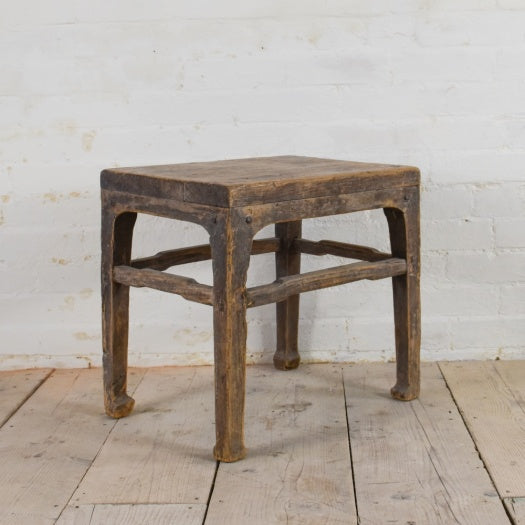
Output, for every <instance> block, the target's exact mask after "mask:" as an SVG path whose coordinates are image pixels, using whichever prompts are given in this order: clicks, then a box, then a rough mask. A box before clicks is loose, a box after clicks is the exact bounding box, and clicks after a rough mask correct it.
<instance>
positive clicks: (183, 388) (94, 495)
mask: <svg viewBox="0 0 525 525" xmlns="http://www.w3.org/2000/svg"><path fill="white" fill-rule="evenodd" d="M135 397H136V398H137V408H136V409H135V411H134V413H133V416H132V417H129V418H127V419H123V420H121V421H119V422H118V423H117V425H116V426H115V428H114V429H113V432H112V433H111V435H110V437H109V438H108V440H107V441H106V443H105V444H104V447H103V448H102V450H101V451H100V453H99V454H98V456H97V458H96V460H95V461H94V462H93V465H92V466H91V468H90V470H89V472H88V473H87V474H86V476H85V477H84V479H83V480H82V483H81V484H80V485H79V487H78V489H77V491H76V492H75V494H74V495H73V497H72V498H71V502H70V504H72V505H81V504H89V503H93V504H98V503H134V504H135V503H140V504H143V503H181V504H182V503H195V504H205V503H206V501H207V499H208V495H209V492H210V490H211V487H212V483H213V477H214V474H215V468H216V463H215V461H213V460H212V458H210V456H209V450H210V449H211V447H212V444H213V437H212V436H213V397H214V396H213V369H212V367H207V366H201V367H192V368H189V367H178V368H169V367H166V368H150V369H148V370H147V372H146V375H145V376H144V379H143V380H142V382H141V383H140V385H139V387H138V388H137V390H136V392H135Z"/></svg>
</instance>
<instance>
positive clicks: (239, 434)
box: [210, 214, 252, 462]
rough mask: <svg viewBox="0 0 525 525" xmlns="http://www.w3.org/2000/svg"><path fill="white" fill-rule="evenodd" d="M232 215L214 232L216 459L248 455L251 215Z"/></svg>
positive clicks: (226, 459)
mask: <svg viewBox="0 0 525 525" xmlns="http://www.w3.org/2000/svg"><path fill="white" fill-rule="evenodd" d="M232 215H233V217H230V216H229V215H228V216H226V217H223V218H221V217H218V218H217V223H216V229H215V231H214V232H213V233H212V235H211V236H210V244H211V251H212V265H213V328H214V343H215V345H214V346H215V350H214V354H215V432H216V444H215V448H214V449H213V454H214V456H215V458H216V459H217V460H219V461H226V462H233V461H237V460H239V459H242V458H243V457H244V456H245V455H246V449H245V447H244V398H245V384H246V334H247V329H246V276H247V272H248V266H249V264H250V252H251V245H252V234H251V232H250V231H249V229H248V228H247V224H246V222H245V221H246V219H245V218H238V217H237V216H236V215H234V214H232ZM241 219H242V221H241Z"/></svg>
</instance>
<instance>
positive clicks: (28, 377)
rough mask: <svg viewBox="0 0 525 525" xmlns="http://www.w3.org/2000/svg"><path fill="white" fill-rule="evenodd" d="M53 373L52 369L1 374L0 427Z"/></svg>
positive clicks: (14, 371)
mask: <svg viewBox="0 0 525 525" xmlns="http://www.w3.org/2000/svg"><path fill="white" fill-rule="evenodd" d="M51 372H52V370H51V369H50V368H42V369H34V370H13V371H9V372H8V371H5V372H0V427H2V426H3V425H4V423H5V422H6V421H7V420H8V419H9V418H10V417H11V416H12V415H13V414H14V413H15V412H16V411H17V410H18V409H19V408H20V407H21V406H22V405H23V404H24V402H25V401H26V400H27V399H28V398H29V397H30V396H31V394H33V392H34V391H35V390H36V389H37V388H38V387H39V386H40V385H41V384H42V383H43V382H44V381H45V380H46V379H47V377H48V376H49V374H50V373H51Z"/></svg>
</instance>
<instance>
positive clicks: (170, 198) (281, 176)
mask: <svg viewBox="0 0 525 525" xmlns="http://www.w3.org/2000/svg"><path fill="white" fill-rule="evenodd" d="M101 194H102V311H103V315H102V317H103V323H102V324H103V347H104V354H103V364H104V399H105V407H106V412H107V414H108V415H110V416H112V417H115V418H120V417H124V416H126V415H128V414H129V413H130V412H131V410H132V409H133V405H134V400H133V399H132V398H131V397H129V396H128V395H127V393H126V377H127V350H128V348H127V346H128V317H129V287H130V286H138V287H143V286H145V287H149V288H155V289H157V290H162V291H165V292H170V293H174V294H178V295H181V296H183V297H184V298H185V299H188V300H190V301H197V302H199V303H203V304H208V305H210V306H212V307H213V327H214V361H215V417H216V445H215V448H214V455H215V458H216V459H218V460H221V461H236V460H239V459H241V458H243V457H244V455H245V453H246V451H245V447H244V397H245V377H246V372H245V365H246V309H247V308H251V307H254V306H260V305H263V304H268V303H276V306H277V312H276V313H277V349H276V352H275V355H274V364H275V367H276V368H278V369H281V370H289V369H293V368H296V367H297V366H298V365H299V361H300V357H299V352H298V348H297V330H298V316H299V294H301V293H303V292H308V291H311V290H317V289H320V288H326V287H329V286H336V285H339V284H344V283H349V282H353V281H358V280H361V279H370V280H375V279H382V278H386V277H392V282H393V295H394V321H395V341H396V360H397V382H396V384H395V386H394V387H393V388H392V389H391V393H392V396H393V397H394V398H396V399H401V400H410V399H414V398H416V397H417V396H418V394H419V383H420V379H419V347H420V317H421V316H420V297H419V273H420V261H419V250H420V233H419V170H418V169H417V168H413V167H409V166H394V165H386V164H369V163H358V162H349V161H339V160H330V159H320V158H310V157H294V156H282V157H267V158H251V159H238V160H224V161H216V162H199V163H189V164H174V165H166V166H148V167H136V168H115V169H107V170H104V171H103V172H102V174H101ZM377 208H382V209H383V210H384V213H385V215H386V219H387V222H388V227H389V233H390V243H391V252H392V253H391V254H390V253H383V252H380V251H378V250H375V249H373V248H368V247H365V246H358V245H354V244H347V243H341V242H335V241H319V242H314V241H309V240H307V239H303V238H302V236H301V221H302V219H306V218H313V217H324V216H328V215H337V214H342V213H349V212H356V211H363V210H371V209H377ZM137 213H146V214H150V215H156V216H161V217H169V218H173V219H179V220H183V221H189V222H193V223H197V224H200V225H201V226H203V227H204V228H205V229H206V230H207V231H208V233H209V236H210V243H209V245H208V244H207V245H200V246H194V247H190V248H181V249H175V250H171V251H165V252H161V253H158V254H157V255H154V256H152V257H147V258H142V259H135V260H131V244H132V238H133V227H134V224H135V220H136V218H137ZM274 223H275V237H270V238H265V239H254V236H255V234H256V233H257V232H258V231H259V230H261V229H262V228H263V227H265V226H267V225H269V224H274ZM270 252H275V261H276V277H277V278H276V280H275V281H274V282H272V283H269V284H264V285H261V286H255V287H253V288H248V289H247V288H246V276H247V271H248V265H249V262H250V255H254V254H261V253H270ZM302 253H306V254H312V255H325V254H331V255H337V256H340V257H347V258H349V259H355V260H358V261H359V262H352V263H350V264H345V265H342V266H337V267H332V268H327V269H323V270H317V271H312V272H307V273H302V274H301V273H300V263H301V254H302ZM208 259H211V260H212V267H213V286H207V285H204V284H200V283H198V282H197V281H195V280H194V279H190V278H187V277H181V276H177V275H173V274H168V273H164V272H163V270H166V269H168V268H170V267H172V266H175V265H178V264H185V263H191V262H196V261H203V260H208Z"/></svg>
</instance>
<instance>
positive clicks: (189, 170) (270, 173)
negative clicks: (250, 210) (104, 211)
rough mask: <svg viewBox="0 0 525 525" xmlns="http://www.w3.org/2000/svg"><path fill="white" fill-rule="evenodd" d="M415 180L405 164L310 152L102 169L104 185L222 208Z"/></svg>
mask: <svg viewBox="0 0 525 525" xmlns="http://www.w3.org/2000/svg"><path fill="white" fill-rule="evenodd" d="M418 183H419V170H418V169H417V168H411V167H408V166H393V165H387V164H372V163H364V162H350V161H344V160H331V159H319V158H314V157H294V156H282V157H264V158H254V159H234V160H221V161H215V162H192V163H187V164H169V165H165V166H145V167H138V168H114V169H109V170H104V171H103V172H102V187H103V188H106V189H117V190H120V189H121V188H126V191H128V192H130V193H137V194H139V195H150V196H152V197H160V198H167V197H169V198H173V199H177V200H181V201H185V202H193V203H196V204H208V205H210V206H219V207H222V208H229V207H237V206H249V205H252V204H265V203H272V202H284V201H289V200H295V199H297V197H298V196H300V197H301V198H315V197H327V196H333V195H339V194H348V193H353V192H358V191H365V190H366V189H377V188H384V189H387V188H399V187H403V186H413V185H415V184H418Z"/></svg>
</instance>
